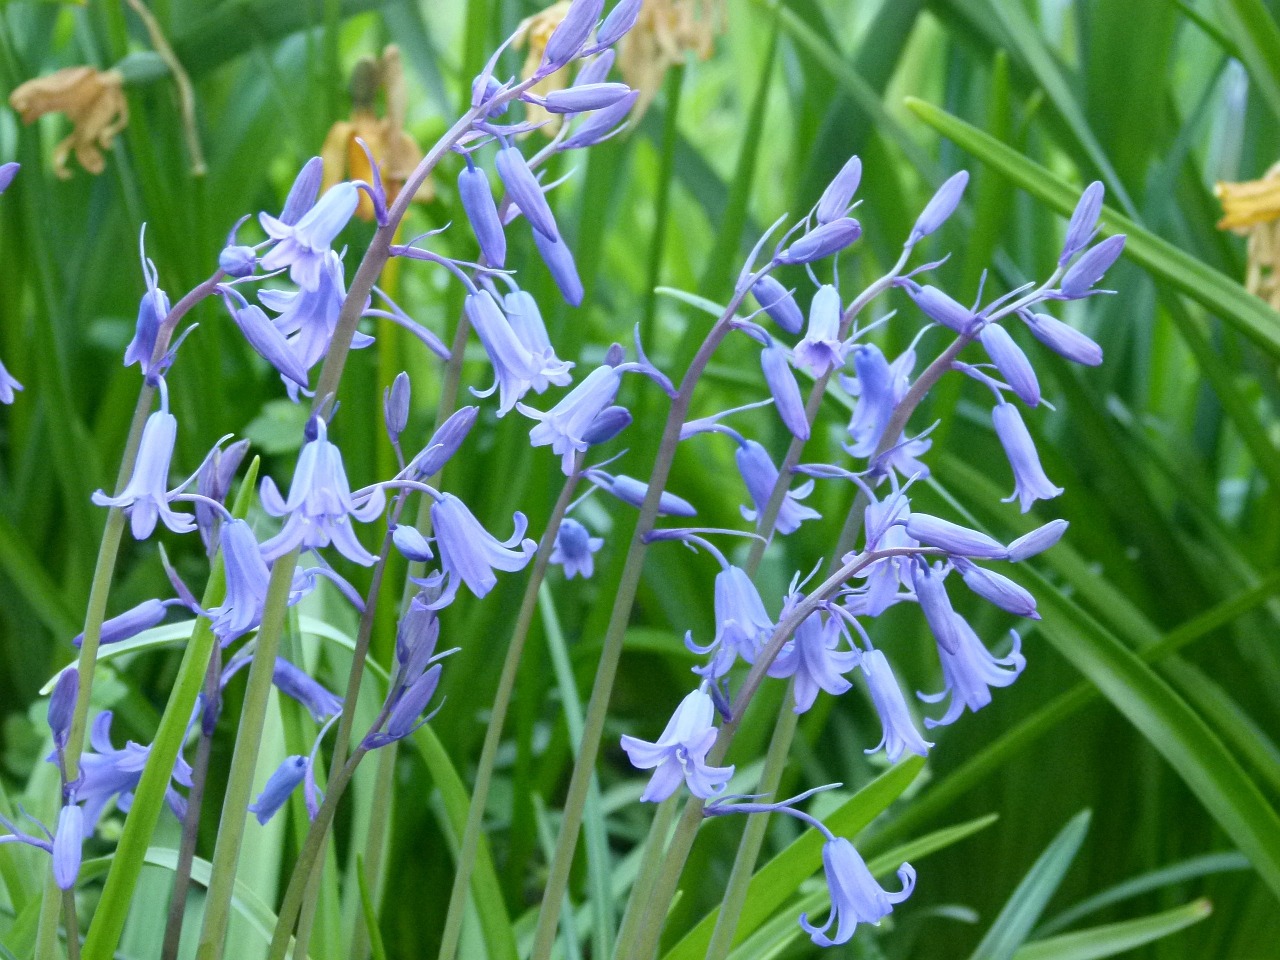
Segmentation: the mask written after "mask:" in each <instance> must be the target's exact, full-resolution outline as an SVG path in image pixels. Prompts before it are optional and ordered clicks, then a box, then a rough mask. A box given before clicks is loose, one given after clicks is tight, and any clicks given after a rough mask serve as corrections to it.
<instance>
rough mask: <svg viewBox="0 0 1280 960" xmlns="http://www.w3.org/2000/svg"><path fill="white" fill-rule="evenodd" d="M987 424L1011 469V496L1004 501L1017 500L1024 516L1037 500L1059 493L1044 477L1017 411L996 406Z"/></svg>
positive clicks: (1015, 408) (1011, 407)
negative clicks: (991, 428) (993, 432)
mask: <svg viewBox="0 0 1280 960" xmlns="http://www.w3.org/2000/svg"><path fill="white" fill-rule="evenodd" d="M991 421H992V423H994V424H995V428H996V436H997V437H999V438H1000V445H1001V446H1002V447H1004V452H1005V456H1007V457H1008V458H1009V466H1010V467H1012V468H1013V484H1014V486H1013V493H1012V494H1010V495H1009V496H1008V497H1006V498H1005V499H1004V502H1005V503H1008V502H1010V501H1011V500H1017V501H1018V503H1019V504H1020V505H1021V507H1022V512H1023V513H1026V512H1027V511H1028V510H1030V509H1031V506H1032V504H1034V503H1035V502H1036V501H1037V500H1051V499H1053V498H1054V497H1056V496H1058V495H1059V494H1061V493H1062V488H1061V487H1056V486H1054V485H1053V482H1052V481H1051V480H1050V479H1049V478H1048V477H1047V476H1046V475H1045V472H1044V467H1042V466H1041V465H1040V455H1039V454H1038V453H1036V445H1035V441H1033V440H1032V439H1031V434H1030V433H1029V432H1028V430H1027V425H1026V424H1025V423H1023V422H1022V414H1020V413H1018V408H1017V407H1015V406H1014V405H1013V404H1011V403H998V404H996V406H995V407H994V408H993V409H992V411H991Z"/></svg>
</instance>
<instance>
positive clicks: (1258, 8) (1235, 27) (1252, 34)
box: [1218, 0, 1280, 120]
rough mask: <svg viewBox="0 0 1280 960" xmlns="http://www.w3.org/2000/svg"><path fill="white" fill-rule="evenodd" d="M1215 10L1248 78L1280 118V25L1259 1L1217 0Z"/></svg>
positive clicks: (1260, 0)
mask: <svg viewBox="0 0 1280 960" xmlns="http://www.w3.org/2000/svg"><path fill="white" fill-rule="evenodd" d="M1218 13H1219V15H1220V16H1221V18H1222V26H1223V28H1224V29H1225V30H1226V32H1227V35H1228V36H1230V37H1231V39H1232V41H1233V42H1234V43H1235V46H1236V55H1237V56H1238V57H1239V58H1240V59H1241V60H1242V61H1243V62H1244V65H1245V69H1247V70H1248V71H1249V79H1251V80H1252V81H1253V84H1254V86H1255V87H1256V88H1257V90H1258V92H1259V93H1260V94H1261V95H1262V98H1263V99H1264V100H1265V101H1266V102H1267V106H1268V107H1269V108H1270V109H1271V112H1272V114H1274V115H1275V117H1276V119H1277V120H1280V27H1277V26H1276V22H1275V20H1273V19H1272V17H1271V14H1270V13H1269V12H1268V11H1267V7H1266V4H1264V3H1263V2H1262V0H1218Z"/></svg>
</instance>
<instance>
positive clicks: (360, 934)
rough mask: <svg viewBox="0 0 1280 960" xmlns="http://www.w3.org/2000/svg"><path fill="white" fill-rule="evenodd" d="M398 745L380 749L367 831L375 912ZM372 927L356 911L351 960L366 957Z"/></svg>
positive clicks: (367, 866)
mask: <svg viewBox="0 0 1280 960" xmlns="http://www.w3.org/2000/svg"><path fill="white" fill-rule="evenodd" d="M396 746H397V744H394V743H389V744H387V745H386V746H385V747H383V748H382V749H381V750H380V751H379V753H378V771H377V776H376V777H375V779H374V787H373V795H374V797H375V798H376V801H375V803H374V804H373V809H372V810H371V811H370V813H369V830H368V832H367V833H366V834H365V841H364V851H365V876H366V877H367V878H368V880H369V883H370V884H372V886H373V890H372V891H371V892H372V896H373V905H374V914H373V915H374V916H377V910H378V908H379V907H380V905H381V903H382V891H383V887H384V886H385V885H386V884H385V879H386V878H385V877H384V876H383V873H382V857H383V855H384V854H385V852H386V847H387V832H388V824H389V823H390V820H391V805H392V802H393V801H394V799H395V797H394V788H395V774H396ZM369 937H370V934H369V929H368V927H367V926H366V925H365V919H364V911H363V910H359V911H357V912H356V925H355V930H354V931H353V932H352V937H351V960H364V958H365V957H367V956H368V954H369V946H370V942H369Z"/></svg>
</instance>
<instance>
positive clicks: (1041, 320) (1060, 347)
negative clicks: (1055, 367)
mask: <svg viewBox="0 0 1280 960" xmlns="http://www.w3.org/2000/svg"><path fill="white" fill-rule="evenodd" d="M1018 317H1019V318H1020V319H1021V320H1022V322H1023V323H1025V324H1026V325H1027V329H1028V330H1030V331H1031V335H1032V336H1033V337H1035V338H1036V339H1037V340H1039V341H1040V342H1041V343H1043V344H1044V345H1045V346H1046V347H1048V348H1049V349H1050V350H1052V351H1053V352H1054V353H1056V354H1057V355H1058V356H1060V357H1063V358H1064V359H1067V360H1071V361H1073V362H1074V363H1081V364H1084V365H1085V366H1087V367H1096V366H1098V364H1100V363H1102V348H1101V347H1100V346H1098V344H1097V343H1095V342H1094V341H1093V340H1091V339H1090V338H1089V337H1087V336H1085V335H1084V334H1083V333H1081V332H1080V331H1079V330H1077V329H1075V327H1072V326H1070V325H1069V324H1065V323H1063V322H1062V321H1061V320H1059V319H1057V318H1056V317H1051V316H1049V314H1047V313H1033V312H1031V311H1030V310H1019V311H1018Z"/></svg>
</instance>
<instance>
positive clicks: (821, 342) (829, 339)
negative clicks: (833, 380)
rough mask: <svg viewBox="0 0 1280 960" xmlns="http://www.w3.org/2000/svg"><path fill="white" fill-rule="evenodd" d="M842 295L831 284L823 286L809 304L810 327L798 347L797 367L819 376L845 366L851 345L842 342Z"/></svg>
mask: <svg viewBox="0 0 1280 960" xmlns="http://www.w3.org/2000/svg"><path fill="white" fill-rule="evenodd" d="M840 316H841V306H840V293H839V291H838V290H836V288H835V287H833V286H832V285H831V284H829V283H827V284H823V285H822V286H821V287H819V288H818V292H817V293H815V294H814V295H813V302H812V303H811V304H810V305H809V326H808V328H807V329H806V330H805V333H804V339H803V340H801V341H800V342H799V343H797V344H796V347H795V351H794V356H795V361H796V365H797V366H800V367H804V368H805V369H807V370H809V371H811V372H812V373H813V375H814V376H815V377H820V376H822V375H823V374H824V373H827V372H828V371H829V370H833V369H836V368H838V367H841V366H843V365H844V357H845V354H846V353H847V352H848V350H849V346H848V345H847V344H845V343H843V342H842V341H841V340H840Z"/></svg>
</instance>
